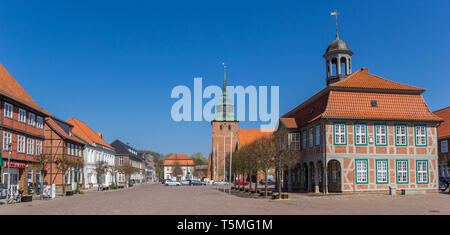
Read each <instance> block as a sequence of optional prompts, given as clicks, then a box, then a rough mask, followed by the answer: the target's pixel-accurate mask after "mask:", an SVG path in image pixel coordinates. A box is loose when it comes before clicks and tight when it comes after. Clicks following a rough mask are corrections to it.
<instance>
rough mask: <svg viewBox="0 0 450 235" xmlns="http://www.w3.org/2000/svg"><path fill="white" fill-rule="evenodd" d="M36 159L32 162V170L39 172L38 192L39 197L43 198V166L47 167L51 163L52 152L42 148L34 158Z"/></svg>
mask: <svg viewBox="0 0 450 235" xmlns="http://www.w3.org/2000/svg"><path fill="white" fill-rule="evenodd" d="M34 159H35V160H36V161H37V164H32V166H33V168H34V170H36V171H39V172H40V173H41V180H40V181H41V182H40V187H41V192H40V198H41V200H42V199H43V198H44V193H43V192H44V180H43V179H44V174H45V168H46V167H48V165H49V164H51V163H52V154H51V153H50V151H49V150H44V151H43V152H42V153H41V154H39V155H37V156H36V157H35V158H34Z"/></svg>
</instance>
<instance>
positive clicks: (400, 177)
mask: <svg viewBox="0 0 450 235" xmlns="http://www.w3.org/2000/svg"><path fill="white" fill-rule="evenodd" d="M397 183H408V160H401V161H397Z"/></svg>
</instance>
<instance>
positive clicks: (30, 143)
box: [27, 138, 34, 155]
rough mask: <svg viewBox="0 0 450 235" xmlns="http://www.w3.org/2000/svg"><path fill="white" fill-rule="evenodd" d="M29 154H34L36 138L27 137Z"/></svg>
mask: <svg viewBox="0 0 450 235" xmlns="http://www.w3.org/2000/svg"><path fill="white" fill-rule="evenodd" d="M27 154H29V155H33V154H34V140H33V139H30V138H28V139H27Z"/></svg>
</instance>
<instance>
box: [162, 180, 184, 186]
mask: <svg viewBox="0 0 450 235" xmlns="http://www.w3.org/2000/svg"><path fill="white" fill-rule="evenodd" d="M165 185H166V186H181V183H180V182H178V181H172V180H170V181H169V180H167V181H166V183H165Z"/></svg>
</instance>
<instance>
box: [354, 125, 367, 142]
mask: <svg viewBox="0 0 450 235" xmlns="http://www.w3.org/2000/svg"><path fill="white" fill-rule="evenodd" d="M366 129H367V128H366V124H355V144H366V143H367V133H366Z"/></svg>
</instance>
